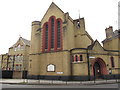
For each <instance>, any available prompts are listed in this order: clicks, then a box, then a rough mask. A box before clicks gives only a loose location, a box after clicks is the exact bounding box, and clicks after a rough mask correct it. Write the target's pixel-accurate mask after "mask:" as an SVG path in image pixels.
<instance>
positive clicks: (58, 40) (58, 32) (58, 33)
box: [57, 21, 61, 48]
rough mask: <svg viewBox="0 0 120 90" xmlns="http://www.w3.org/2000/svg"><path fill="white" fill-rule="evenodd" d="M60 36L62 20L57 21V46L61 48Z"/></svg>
mask: <svg viewBox="0 0 120 90" xmlns="http://www.w3.org/2000/svg"><path fill="white" fill-rule="evenodd" d="M60 36H61V25H60V21H58V22H57V48H60Z"/></svg>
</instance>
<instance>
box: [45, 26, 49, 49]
mask: <svg viewBox="0 0 120 90" xmlns="http://www.w3.org/2000/svg"><path fill="white" fill-rule="evenodd" d="M45 49H48V24H46V37H45Z"/></svg>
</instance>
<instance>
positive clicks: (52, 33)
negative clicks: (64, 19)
mask: <svg viewBox="0 0 120 90" xmlns="http://www.w3.org/2000/svg"><path fill="white" fill-rule="evenodd" d="M51 26H52V27H51V48H54V19H53V18H52V23H51Z"/></svg>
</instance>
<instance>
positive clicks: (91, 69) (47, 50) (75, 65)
mask: <svg viewBox="0 0 120 90" xmlns="http://www.w3.org/2000/svg"><path fill="white" fill-rule="evenodd" d="M111 30H112V27H109V28H107V29H106V39H105V40H104V41H103V42H102V43H103V47H102V46H101V45H100V43H99V42H98V41H97V40H95V41H94V40H93V39H92V37H91V36H90V35H89V34H88V32H87V31H86V29H85V19H84V18H78V19H75V20H73V19H72V18H71V17H70V16H69V13H68V12H67V13H64V12H63V11H62V10H61V9H60V8H59V7H58V6H57V5H56V4H55V3H54V2H52V4H51V5H50V7H49V8H48V10H47V12H46V13H45V15H44V16H43V18H42V20H41V21H33V22H32V31H31V42H30V51H29V67H28V78H30V79H51V80H93V79H112V78H120V77H118V76H120V66H119V64H120V60H119V59H120V54H119V51H120V48H119V47H118V46H119V45H118V44H119V40H120V39H119V37H120V35H118V34H116V35H117V36H113V35H114V32H112V31H111ZM116 33H117V32H116ZM113 37H115V38H113ZM111 40H112V41H111ZM108 46H109V47H108Z"/></svg>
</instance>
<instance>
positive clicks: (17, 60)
mask: <svg viewBox="0 0 120 90" xmlns="http://www.w3.org/2000/svg"><path fill="white" fill-rule="evenodd" d="M19 57H20V56H19V55H17V59H16V62H17V63H18V62H19Z"/></svg>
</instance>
